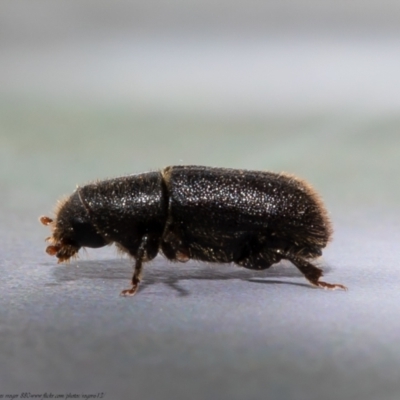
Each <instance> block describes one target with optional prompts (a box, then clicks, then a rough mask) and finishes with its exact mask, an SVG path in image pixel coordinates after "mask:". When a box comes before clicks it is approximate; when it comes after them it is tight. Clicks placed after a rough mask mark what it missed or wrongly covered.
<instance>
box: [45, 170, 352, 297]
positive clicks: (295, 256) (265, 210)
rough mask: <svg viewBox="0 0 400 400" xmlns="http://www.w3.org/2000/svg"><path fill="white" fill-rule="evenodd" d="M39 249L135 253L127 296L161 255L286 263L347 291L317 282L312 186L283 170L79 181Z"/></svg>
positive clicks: (318, 234)
mask: <svg viewBox="0 0 400 400" xmlns="http://www.w3.org/2000/svg"><path fill="white" fill-rule="evenodd" d="M40 221H41V222H42V224H44V225H50V227H51V229H52V236H50V237H49V238H47V239H46V240H48V241H49V242H50V243H51V244H50V245H49V246H48V247H47V248H46V252H47V253H48V254H49V255H52V256H56V257H57V258H58V262H59V263H60V262H64V261H68V260H69V259H70V258H71V257H73V256H76V255H77V253H78V251H79V249H80V248H81V247H91V248H99V247H103V246H106V245H109V244H112V243H115V244H116V246H117V247H118V248H119V249H120V250H122V251H123V252H125V253H127V254H129V255H130V256H131V257H133V258H134V259H135V264H134V272H133V276H132V279H131V287H130V288H129V289H126V290H123V291H122V292H121V295H123V296H133V295H134V294H135V293H136V292H137V290H138V287H139V283H140V281H141V278H142V269H143V263H144V262H147V261H150V260H152V259H153V258H155V257H156V255H157V254H158V253H159V252H161V253H162V254H164V256H165V257H166V258H167V259H168V260H171V261H180V262H186V261H188V260H190V259H194V260H201V261H208V262H215V263H234V264H236V265H238V266H241V267H244V268H248V269H252V270H263V269H266V268H269V267H270V266H271V265H272V264H275V263H278V262H279V261H281V260H283V259H286V260H289V261H291V262H292V263H293V264H294V265H295V266H296V267H297V268H298V269H299V270H300V271H301V272H302V273H303V274H304V276H305V277H306V279H308V281H309V282H310V283H311V284H312V285H314V286H317V287H320V288H324V289H346V287H345V286H343V285H341V284H331V283H327V282H323V281H321V280H320V278H321V276H322V270H321V269H320V268H318V267H317V266H316V265H314V264H313V263H312V260H314V259H315V258H317V257H319V256H321V255H322V249H323V248H324V247H325V246H326V245H327V243H328V242H329V240H330V239H331V236H332V225H331V222H330V220H329V218H328V213H327V211H326V209H325V207H324V205H323V203H322V201H321V199H320V197H319V196H318V194H317V193H316V192H315V190H314V189H313V188H312V187H311V186H310V185H309V184H308V183H306V182H305V181H303V180H301V179H299V178H297V177H295V176H293V175H289V174H286V173H280V174H278V173H273V172H266V171H249V170H239V169H230V168H211V167H205V166H169V167H166V168H164V169H162V170H160V171H154V172H147V173H141V174H135V175H128V176H123V177H119V178H115V179H109V180H104V181H97V182H94V183H91V184H88V185H85V186H81V187H79V186H78V187H77V189H76V190H75V191H74V192H73V194H72V195H71V196H70V197H69V198H68V199H66V200H64V201H62V202H61V203H60V205H59V206H58V209H57V211H56V217H55V219H54V220H53V219H52V218H50V217H45V216H43V217H41V218H40Z"/></svg>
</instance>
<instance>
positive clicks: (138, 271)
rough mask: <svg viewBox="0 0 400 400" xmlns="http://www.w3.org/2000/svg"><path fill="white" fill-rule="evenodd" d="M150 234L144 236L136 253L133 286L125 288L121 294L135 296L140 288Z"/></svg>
mask: <svg viewBox="0 0 400 400" xmlns="http://www.w3.org/2000/svg"><path fill="white" fill-rule="evenodd" d="M148 239H149V238H148V236H147V235H145V236H143V238H142V242H141V243H140V246H139V249H138V251H137V253H136V263H135V269H134V271H133V275H132V287H131V288H130V289H125V290H123V291H122V292H121V296H134V295H135V294H136V292H137V290H138V288H139V283H140V281H141V280H142V270H143V259H144V258H145V251H146V245H147V242H148Z"/></svg>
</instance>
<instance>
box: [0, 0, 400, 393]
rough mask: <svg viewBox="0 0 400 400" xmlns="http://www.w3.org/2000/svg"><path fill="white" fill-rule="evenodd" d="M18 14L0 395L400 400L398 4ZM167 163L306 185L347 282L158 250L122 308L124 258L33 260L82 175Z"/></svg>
mask: <svg viewBox="0 0 400 400" xmlns="http://www.w3.org/2000/svg"><path fill="white" fill-rule="evenodd" d="M28 3H29V2H19V1H13V2H11V1H9V2H4V4H2V6H1V7H2V10H1V13H0V47H1V49H0V50H1V51H0V194H1V195H0V250H1V257H0V274H1V278H2V279H1V280H0V360H1V363H0V395H1V394H4V395H5V394H21V393H22V392H30V393H32V394H40V393H42V394H43V393H45V392H47V393H49V392H53V394H56V393H58V394H66V393H75V394H79V395H82V394H95V393H102V392H104V398H105V399H110V400H111V399H112V400H114V399H115V400H119V399H127V398H134V399H141V400H147V399H149V400H153V399H167V398H168V399H177V400H183V399H188V398H190V399H203V398H207V399H222V400H224V399H227V400H228V399H238V400H239V399H274V400H275V399H279V400H302V399H304V400H314V399H315V400H317V399H318V400H319V399H327V400H330V399H332V400H333V399H338V398H340V399H346V400H347V399H352V400H353V399H354V400H376V399H380V400H398V399H399V398H400V380H399V375H400V372H399V371H400V346H399V334H400V306H399V302H400V296H399V282H400V269H399V265H398V264H399V258H400V255H399V246H398V243H399V239H400V230H399V225H400V218H399V215H400V213H399V202H400V186H399V185H398V180H399V176H400V150H399V149H400V134H399V132H400V117H399V112H398V110H399V106H400V90H398V88H399V74H398V71H399V70H400V58H399V52H398V49H399V35H398V33H399V30H398V22H397V21H398V18H397V14H396V13H397V12H398V3H397V2H394V1H387V2H384V3H382V2H381V1H380V2H378V1H372V0H371V1H368V2H367V3H368V7H367V6H366V2H363V3H360V4H353V3H352V4H351V5H348V4H350V3H345V2H338V1H335V2H333V1H332V2H330V1H329V2H324V3H323V5H322V3H321V4H320V2H313V1H299V2H296V4H295V3H294V2H290V1H285V2H264V3H263V4H265V6H264V5H263V6H256V5H254V7H253V5H249V3H248V2H242V1H239V2H236V3H235V4H231V3H229V5H225V3H224V2H221V3H218V4H217V5H215V2H201V6H200V3H199V5H198V6H195V5H192V6H190V5H187V3H185V4H183V3H181V2H180V1H176V2H174V3H173V4H172V5H171V8H169V3H168V5H167V3H165V4H164V3H163V5H162V6H161V5H160V4H159V5H157V4H158V3H157V2H154V3H153V2H151V3H148V2H146V3H143V4H142V3H141V2H130V1H129V2H128V1H117V2H113V3H112V4H111V3H108V4H107V5H105V4H100V2H96V4H94V3H92V2H86V1H81V2H77V3H73V2H69V3H67V2H65V3H55V2H50V1H38V2H34V3H32V4H31V3H29V5H28ZM291 3H293V4H291ZM193 4H194V3H193ZM260 4H261V3H260ZM383 4H385V5H386V7H385V6H384V5H383ZM228 8H229V12H228ZM227 13H228V14H229V15H228V14H227ZM268 21H269V22H268ZM382 27H384V28H385V29H384V30H383V29H381V28H382ZM350 32H351V34H350ZM171 164H172V165H173V164H205V165H211V166H226V167H236V168H248V169H268V170H274V171H288V172H292V173H295V174H297V175H299V176H301V177H303V178H305V179H307V180H308V181H310V182H311V183H312V184H313V185H314V186H315V188H316V189H317V191H318V192H320V193H321V195H322V196H323V198H324V199H325V202H326V205H327V207H328V209H329V210H330V212H331V217H332V220H333V223H334V227H335V235H334V240H333V242H332V243H331V244H330V245H329V247H328V248H327V249H326V251H325V252H324V258H323V259H322V260H321V261H320V262H321V264H322V266H323V268H324V270H325V271H326V277H325V278H326V280H327V281H328V282H338V283H343V284H345V285H347V286H348V288H349V290H348V291H347V292H343V291H334V292H329V291H324V290H318V289H314V288H312V287H310V286H309V285H308V284H307V282H306V281H305V279H304V278H303V277H302V276H301V275H300V273H299V272H298V271H297V270H296V269H295V268H294V267H293V266H291V265H290V264H281V265H277V266H274V267H273V268H271V269H270V270H269V271H264V272H260V273H256V272H251V271H246V270H242V269H239V268H237V267H234V266H230V265H224V266H211V265H207V264H196V263H192V262H190V263H187V264H177V265H174V264H169V263H168V262H166V261H165V260H164V259H163V258H157V259H156V260H155V261H154V262H153V263H151V264H149V265H147V266H146V267H145V275H144V284H143V286H142V290H141V291H140V293H139V294H138V295H137V296H136V297H134V298H121V297H119V292H120V291H121V290H122V289H124V288H126V287H127V285H128V283H129V278H130V274H131V266H130V261H128V260H127V259H121V258H120V257H119V256H118V255H117V253H116V252H115V251H114V249H112V248H107V249H100V250H97V251H88V252H87V254H85V253H84V252H83V253H82V254H81V257H80V259H79V260H78V261H77V262H73V263H71V264H70V265H57V264H56V260H54V258H51V257H49V256H48V255H47V254H46V253H45V252H44V249H45V246H46V244H45V243H44V238H45V237H46V236H48V235H49V231H48V228H46V227H43V226H41V225H40V224H39V223H38V221H37V218H38V217H39V216H40V215H43V214H45V215H51V210H52V209H53V207H54V205H55V203H56V199H58V198H60V197H61V196H62V195H63V194H69V193H71V192H72V191H73V190H74V187H75V185H76V184H83V183H85V182H87V181H90V180H93V179H96V178H106V177H113V176H118V175H121V174H125V173H133V172H141V171H146V170H149V169H157V168H162V167H164V166H166V165H171ZM81 398H82V397H81Z"/></svg>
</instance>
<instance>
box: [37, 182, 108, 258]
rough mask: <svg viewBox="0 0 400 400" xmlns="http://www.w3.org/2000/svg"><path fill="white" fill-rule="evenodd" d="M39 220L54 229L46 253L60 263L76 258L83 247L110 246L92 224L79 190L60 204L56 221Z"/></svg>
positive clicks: (49, 219)
mask: <svg viewBox="0 0 400 400" xmlns="http://www.w3.org/2000/svg"><path fill="white" fill-rule="evenodd" d="M39 220H40V222H41V223H42V224H43V225H50V227H51V229H52V236H50V237H48V238H47V239H46V241H48V242H50V245H49V246H47V248H46V252H47V254H49V255H51V256H56V257H57V258H58V262H59V263H60V262H63V261H68V260H69V259H70V258H71V257H73V256H75V255H76V254H77V253H78V251H79V249H80V248H81V247H93V248H97V247H103V246H105V245H106V244H108V241H107V240H106V239H105V238H104V237H103V236H102V235H101V234H100V233H99V232H98V231H97V229H96V228H95V226H94V225H93V224H92V223H91V221H90V217H89V214H88V212H87V210H86V209H85V207H84V205H83V204H82V201H81V199H80V197H79V192H78V190H77V191H75V192H74V193H73V194H72V195H71V196H70V197H69V198H68V199H67V200H65V201H63V202H61V203H60V205H59V207H58V210H57V212H56V218H55V219H54V220H53V219H51V218H49V217H45V216H43V217H40V219H39Z"/></svg>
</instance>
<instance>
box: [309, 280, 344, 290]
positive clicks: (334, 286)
mask: <svg viewBox="0 0 400 400" xmlns="http://www.w3.org/2000/svg"><path fill="white" fill-rule="evenodd" d="M311 283H312V284H313V285H315V286H317V287H319V288H322V289H328V290H336V289H342V290H347V287H346V286H344V285H341V284H340V283H327V282H323V281H318V282H316V283H313V282H311Z"/></svg>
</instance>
